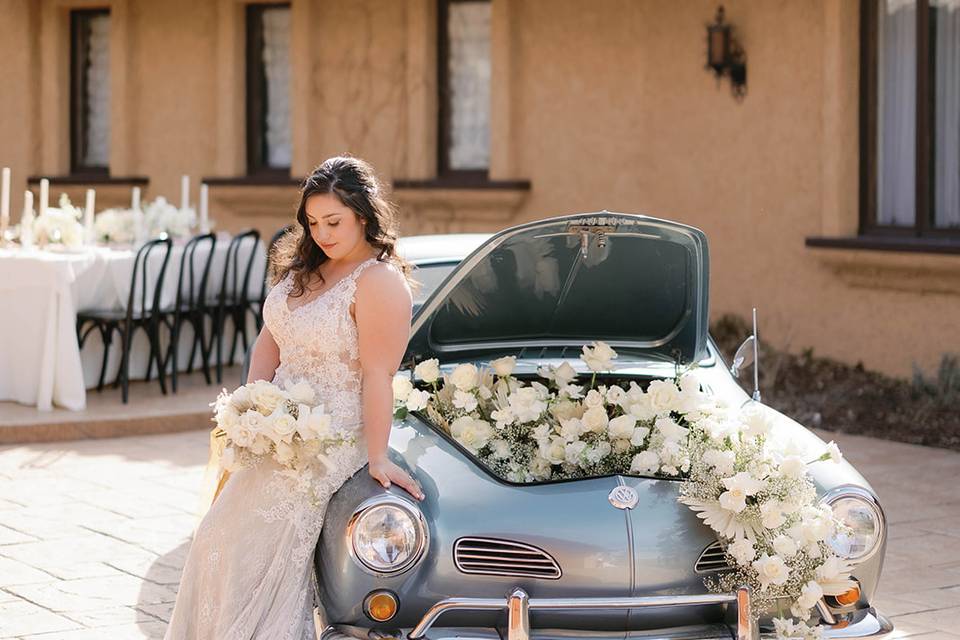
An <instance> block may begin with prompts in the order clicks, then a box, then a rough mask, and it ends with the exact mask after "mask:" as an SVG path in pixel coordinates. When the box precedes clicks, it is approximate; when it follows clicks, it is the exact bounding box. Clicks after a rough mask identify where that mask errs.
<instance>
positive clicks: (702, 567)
mask: <svg viewBox="0 0 960 640" xmlns="http://www.w3.org/2000/svg"><path fill="white" fill-rule="evenodd" d="M731 568H732V567H731V566H730V563H729V562H727V556H726V554H725V553H724V552H723V546H722V545H721V544H720V541H719V540H718V541H716V542H714V543H713V544H711V545H709V546H708V547H707V548H706V549H704V550H703V553H701V554H700V557H699V558H697V564H695V565H694V567H693V570H694V571H696V572H697V573H715V572H717V571H726V570H728V569H731Z"/></svg>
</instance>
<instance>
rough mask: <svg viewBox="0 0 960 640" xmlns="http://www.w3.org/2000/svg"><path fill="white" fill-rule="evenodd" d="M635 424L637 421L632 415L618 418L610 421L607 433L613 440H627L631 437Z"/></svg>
mask: <svg viewBox="0 0 960 640" xmlns="http://www.w3.org/2000/svg"><path fill="white" fill-rule="evenodd" d="M636 424H637V419H636V418H635V417H633V416H632V415H629V414H627V415H623V416H618V417H616V418H614V419H613V420H611V421H610V426H609V433H610V437H611V438H613V439H617V438H623V439H629V438H632V437H633V429H634V427H635V426H636Z"/></svg>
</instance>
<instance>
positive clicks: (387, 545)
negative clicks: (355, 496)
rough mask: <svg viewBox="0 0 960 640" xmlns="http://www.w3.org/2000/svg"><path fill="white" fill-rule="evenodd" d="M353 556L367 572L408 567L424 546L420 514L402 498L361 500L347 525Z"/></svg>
mask: <svg viewBox="0 0 960 640" xmlns="http://www.w3.org/2000/svg"><path fill="white" fill-rule="evenodd" d="M347 533H348V536H349V537H350V549H351V551H352V554H353V559H354V560H355V561H356V562H357V564H359V565H360V566H361V567H362V568H363V569H364V570H366V571H367V572H368V573H373V574H374V575H381V576H382V575H391V574H396V573H401V572H403V571H406V570H407V569H409V568H410V567H411V566H413V564H414V563H415V562H416V561H417V560H418V559H419V558H420V557H421V556H422V555H423V551H424V549H426V546H427V527H426V523H425V522H424V519H423V513H422V512H421V511H420V509H419V508H417V506H416V505H414V504H412V503H411V502H409V501H407V500H404V499H403V498H400V497H397V496H392V495H382V496H377V497H375V498H371V499H369V500H367V501H365V502H363V503H362V504H361V505H360V506H359V507H357V509H356V511H354V513H353V516H352V517H351V518H350V523H349V524H348V525H347Z"/></svg>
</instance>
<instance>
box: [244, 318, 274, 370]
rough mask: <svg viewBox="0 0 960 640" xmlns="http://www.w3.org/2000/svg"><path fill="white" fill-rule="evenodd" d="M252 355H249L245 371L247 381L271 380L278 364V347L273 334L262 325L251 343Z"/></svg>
mask: <svg viewBox="0 0 960 640" xmlns="http://www.w3.org/2000/svg"><path fill="white" fill-rule="evenodd" d="M251 348H252V349H253V355H252V356H251V357H250V371H248V372H247V383H250V382H254V381H255V380H266V381H267V382H270V381H271V380H273V374H274V373H276V371H277V367H278V366H280V347H278V346H277V341H276V340H274V339H273V334H271V333H270V330H269V329H267V325H263V328H262V329H260V335H258V336H257V340H256V342H254V343H253V347H251Z"/></svg>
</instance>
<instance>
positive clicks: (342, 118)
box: [0, 0, 960, 375]
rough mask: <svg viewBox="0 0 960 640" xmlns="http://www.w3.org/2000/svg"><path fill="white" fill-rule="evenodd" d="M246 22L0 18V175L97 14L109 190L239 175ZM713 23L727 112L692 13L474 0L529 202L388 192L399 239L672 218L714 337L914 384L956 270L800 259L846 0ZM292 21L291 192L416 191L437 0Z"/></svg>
mask: <svg viewBox="0 0 960 640" xmlns="http://www.w3.org/2000/svg"><path fill="white" fill-rule="evenodd" d="M244 4H245V2H243V1H241V0H204V1H197V0H164V1H162V2H161V1H159V0H110V1H103V2H89V1H87V0H0V12H2V15H4V16H5V17H7V19H4V20H0V60H3V61H4V64H3V65H0V86H2V87H3V89H4V94H5V98H4V100H2V101H0V140H2V145H0V164H3V165H4V166H11V167H13V169H14V172H15V185H16V186H17V189H16V191H20V190H22V188H23V187H24V186H25V185H24V183H23V180H24V179H25V177H26V176H27V175H40V174H44V175H53V176H57V175H64V174H66V173H67V172H68V169H69V162H68V155H67V154H65V151H64V150H65V149H66V145H67V137H65V133H64V132H65V131H67V129H66V128H65V127H66V124H65V123H66V122H68V120H67V118H68V116H69V112H68V101H65V99H64V97H65V96H66V95H67V94H66V93H65V89H64V88H63V86H62V85H63V82H64V78H65V77H66V76H65V75H64V71H63V70H62V69H61V68H60V66H61V65H62V64H63V59H64V55H65V53H64V52H65V49H64V47H65V46H67V45H65V43H64V41H63V25H64V24H65V23H64V22H63V21H64V20H65V17H64V16H66V15H67V12H68V11H69V9H70V8H71V7H77V6H109V7H110V8H111V12H112V18H111V19H112V29H113V33H112V35H111V47H112V51H111V54H112V61H111V65H112V68H111V72H112V78H111V80H112V82H113V87H114V89H115V92H114V96H113V98H112V100H113V102H112V118H111V125H112V131H113V135H114V139H113V141H112V145H111V170H112V172H113V173H114V175H119V176H123V175H135V176H146V177H148V178H149V185H148V186H147V188H146V190H145V197H153V196H155V195H158V194H164V195H167V197H168V198H171V199H174V200H176V199H177V197H178V194H179V177H180V175H181V174H183V173H187V174H190V175H191V176H193V177H194V183H193V198H194V200H195V199H196V198H197V192H198V185H197V182H198V181H197V178H199V177H201V176H203V177H221V178H235V177H240V176H242V175H243V173H244V167H245V160H244V158H245V144H246V141H245V130H244V111H243V110H244V86H243V55H244V52H243V7H244ZM724 6H725V8H726V13H727V17H728V19H729V21H730V22H731V23H732V24H734V25H735V28H736V33H737V36H738V38H739V39H740V41H741V43H742V44H743V46H744V48H745V49H746V53H747V68H748V93H747V95H746V97H745V99H744V100H742V101H737V100H735V99H734V98H733V97H732V95H731V92H730V85H729V81H728V80H726V79H725V80H723V81H722V82H720V83H718V82H717V81H716V80H715V79H714V77H713V75H712V74H711V73H708V72H707V71H706V70H705V69H704V59H705V25H706V24H707V23H708V22H710V21H711V20H712V19H713V14H714V12H715V10H716V4H715V3H713V2H707V1H705V0H704V1H701V0H685V1H684V2H672V1H667V0H662V1H660V0H644V1H640V0H595V1H593V2H589V3H585V2H582V1H580V0H493V7H492V11H493V20H492V25H493V26H492V60H493V77H492V96H491V166H490V176H491V178H492V179H495V180H504V181H517V180H528V181H529V183H530V188H529V189H487V190H463V189H457V190H438V189H426V188H414V187H409V186H408V187H404V188H398V189H397V190H396V192H395V196H396V199H397V201H398V202H399V204H400V205H401V210H402V220H403V227H402V231H403V232H404V233H406V234H411V233H418V232H432V231H469V230H495V229H499V228H502V227H504V226H507V225H510V224H513V223H516V222H520V221H524V220H530V219H536V218H541V217H546V216H550V215H556V214H561V213H569V212H577V211H593V210H598V209H609V210H615V211H624V212H639V213H646V214H650V215H654V216H659V217H665V218H671V219H675V220H679V221H681V222H685V223H688V224H692V225H695V226H697V227H700V228H701V229H703V230H704V231H705V232H706V233H707V236H708V238H709V240H710V248H711V252H712V285H711V304H712V313H713V315H714V317H716V316H718V315H719V314H722V313H725V312H735V313H739V314H741V315H744V316H747V315H748V314H749V310H750V307H751V306H757V307H758V309H759V314H760V319H761V330H762V337H763V339H766V340H769V341H771V342H773V343H775V344H777V345H780V346H784V347H787V348H789V349H791V350H793V351H799V350H801V349H803V348H807V347H813V348H814V349H815V351H816V352H817V353H818V354H823V355H830V356H833V357H837V358H839V359H842V360H846V361H850V362H856V361H862V362H863V363H864V364H865V365H866V366H867V367H870V368H875V369H879V370H882V371H886V372H888V373H893V374H897V375H908V374H909V373H910V371H911V369H912V366H913V365H914V363H916V364H918V365H920V366H922V367H925V368H927V369H930V368H932V367H933V366H934V365H935V364H936V362H937V361H938V360H939V358H940V355H941V353H943V352H946V351H951V350H953V351H957V350H958V348H957V346H956V345H957V339H956V325H957V321H958V319H960V297H958V295H960V256H957V255H932V254H923V253H915V254H900V253H896V252H882V251H855V250H836V249H814V248H810V247H807V246H805V244H804V241H805V239H806V238H807V237H811V236H822V235H832V236H837V235H841V236H842V235H847V236H852V235H855V234H856V232H857V226H858V207H859V202H858V184H859V141H858V126H859V124H858V123H859V112H858V108H859V107H858V104H859V88H858V81H859V2H856V1H855V0H789V1H788V0H765V1H764V2H749V1H747V0H732V1H726V2H724ZM291 8H292V12H293V27H292V33H291V60H292V69H291V73H292V93H291V122H292V133H293V140H294V142H293V166H292V168H291V174H292V176H294V177H297V176H302V175H304V174H305V173H306V172H308V171H309V169H310V168H311V167H312V166H313V165H315V164H316V163H318V162H319V161H321V160H322V159H323V158H325V157H327V156H329V155H332V154H335V153H339V152H341V151H349V152H351V153H354V154H355V155H359V156H362V157H365V158H367V159H369V160H370V161H371V162H372V163H373V164H374V166H376V167H377V168H378V170H379V171H380V173H381V175H382V177H383V178H384V179H386V180H387V181H388V182H391V181H393V180H427V179H430V178H432V177H434V175H435V171H436V144H437V133H436V120H437V116H436V111H437V98H436V66H437V59H436V55H437V52H436V44H435V43H436V7H435V2H433V0H404V1H399V0H356V1H352V2H336V1H334V0H293V1H292V2H291ZM66 42H69V39H67V41H66ZM81 188H82V187H77V188H74V190H75V191H76V192H79V189H81ZM110 189H114V191H115V192H116V194H118V195H116V196H115V197H117V198H122V197H123V194H124V193H126V192H128V190H129V187H123V186H120V187H110V188H108V189H107V191H108V193H109V190H110ZM211 198H212V202H211V206H212V215H213V217H214V218H215V219H216V220H217V222H218V225H219V226H220V227H221V228H226V229H231V230H236V229H239V228H243V227H247V226H255V227H258V228H260V230H261V231H262V232H263V233H265V234H269V233H272V231H273V230H275V229H276V228H278V227H279V226H281V225H282V224H284V223H286V222H287V221H288V220H289V219H290V217H291V216H292V209H293V204H294V203H295V201H296V190H295V187H293V186H276V185H273V186H249V185H239V184H220V185H215V186H213V187H212V188H211ZM19 207H20V198H19V195H17V197H15V198H14V211H19ZM15 217H16V216H15ZM612 295H615V293H613V294H612Z"/></svg>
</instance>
